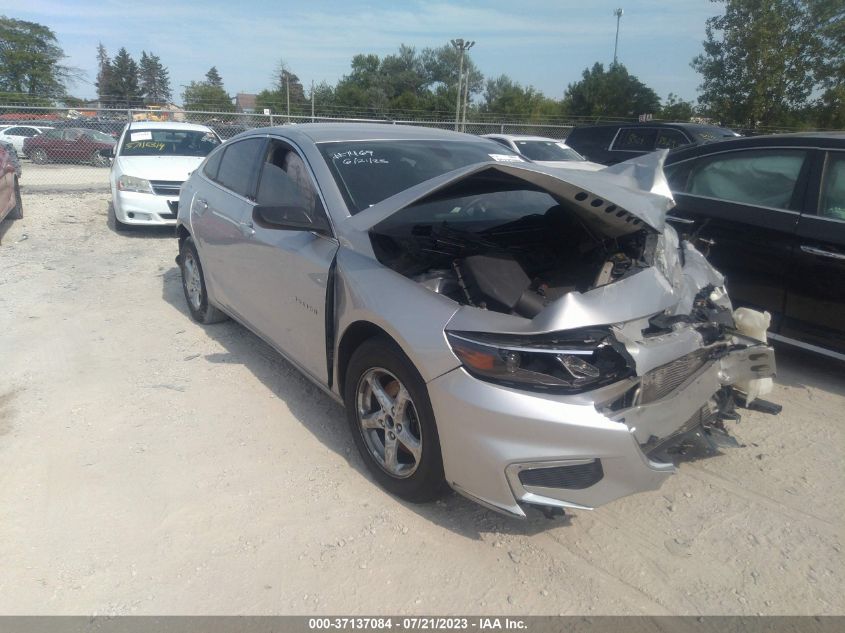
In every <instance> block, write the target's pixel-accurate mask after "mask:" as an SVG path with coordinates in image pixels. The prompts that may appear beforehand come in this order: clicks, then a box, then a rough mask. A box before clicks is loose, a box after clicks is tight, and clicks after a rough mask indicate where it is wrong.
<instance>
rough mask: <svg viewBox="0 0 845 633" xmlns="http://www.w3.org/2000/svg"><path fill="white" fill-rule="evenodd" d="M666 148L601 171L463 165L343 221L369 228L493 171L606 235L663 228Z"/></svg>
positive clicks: (669, 204) (667, 196)
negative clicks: (542, 193)
mask: <svg viewBox="0 0 845 633" xmlns="http://www.w3.org/2000/svg"><path fill="white" fill-rule="evenodd" d="M667 153H668V152H667V151H666V150H663V151H660V152H652V153H651V154H645V155H643V156H639V157H637V158H634V159H631V160H630V161H626V162H624V163H619V164H617V165H613V166H612V167H608V168H606V169H602V170H601V171H584V170H575V169H567V170H563V169H560V168H555V167H546V166H543V165H538V164H532V163H504V162H490V163H478V164H475V165H468V166H467V167H462V168H460V169H456V170H454V171H450V172H448V173H445V174H442V175H440V176H437V177H436V178H432V179H431V180H426V181H425V182H422V183H420V184H418V185H416V186H414V187H411V188H409V189H406V190H404V191H401V192H399V193H397V194H395V195H393V196H391V197H389V198H387V199H385V200H382V201H381V202H379V203H378V204H374V205H373V206H371V207H369V208H368V209H364V210H363V211H361V212H360V213H358V214H356V215H354V216H352V217H350V218H349V219H348V220H347V222H348V225H349V226H350V227H351V228H353V229H356V230H359V231H368V230H370V229H371V228H373V227H374V226H376V225H377V224H379V223H380V222H382V221H384V220H386V219H387V218H389V217H390V216H392V215H393V214H394V213H396V212H398V211H401V210H402V209H404V208H405V207H408V206H410V205H412V204H414V203H416V202H419V201H420V200H422V199H424V198H426V197H428V196H430V195H432V194H434V193H437V192H438V191H440V190H442V189H444V188H446V187H449V186H451V185H454V184H455V183H457V182H460V181H461V180H464V179H467V178H471V177H472V176H475V175H479V174H484V173H485V172H489V171H497V172H501V173H503V174H508V175H511V176H514V177H516V178H521V179H522V180H525V181H526V182H529V183H531V184H533V185H536V186H538V187H541V188H542V189H545V190H546V191H548V192H549V193H551V194H553V195H556V196H558V197H559V198H562V199H564V200H567V201H568V202H570V203H571V204H572V205H573V206H574V207H575V208H576V209H577V210H578V212H579V215H580V216H581V217H582V218H583V219H584V220H585V221H586V222H588V223H589V224H591V225H593V226H595V227H596V228H597V229H600V230H601V231H602V232H604V233H606V234H608V235H611V236H613V235H617V236H618V235H625V234H626V233H631V232H633V231H635V230H637V229H638V228H639V226H638V225H639V224H641V223H645V224H647V225H648V226H650V227H652V228H653V229H655V230H656V231H663V228H664V226H665V222H666V212H667V211H669V210H670V209H672V208H673V207H674V206H675V201H674V200H673V199H672V194H671V192H670V191H669V184H668V183H667V181H666V178H665V176H664V175H663V161H664V160H665V158H666V154H667Z"/></svg>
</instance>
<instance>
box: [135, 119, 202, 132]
mask: <svg viewBox="0 0 845 633" xmlns="http://www.w3.org/2000/svg"><path fill="white" fill-rule="evenodd" d="M129 129H130V130H139V129H143V130H193V131H195V132H211V131H212V130H211V128H210V127H208V126H207V125H199V124H198V123H181V122H179V121H132V123H130V124H129Z"/></svg>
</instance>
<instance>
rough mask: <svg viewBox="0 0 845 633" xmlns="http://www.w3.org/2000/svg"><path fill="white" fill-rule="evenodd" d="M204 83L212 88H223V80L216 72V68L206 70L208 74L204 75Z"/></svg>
mask: <svg viewBox="0 0 845 633" xmlns="http://www.w3.org/2000/svg"><path fill="white" fill-rule="evenodd" d="M205 83H206V84H207V85H209V86H214V87H215V88H221V89H222V88H223V78H222V77H221V76H220V73H219V72H217V66H212V67H211V68H209V69H208V72H207V73H205Z"/></svg>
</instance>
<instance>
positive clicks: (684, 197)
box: [666, 148, 810, 328]
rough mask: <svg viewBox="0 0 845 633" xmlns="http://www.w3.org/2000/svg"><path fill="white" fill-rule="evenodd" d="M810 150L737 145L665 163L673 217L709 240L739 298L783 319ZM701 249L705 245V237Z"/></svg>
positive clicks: (680, 228)
mask: <svg viewBox="0 0 845 633" xmlns="http://www.w3.org/2000/svg"><path fill="white" fill-rule="evenodd" d="M809 156H810V151H809V150H806V149H801V148H797V149H796V148H764V149H738V150H732V151H725V152H720V153H716V154H708V155H704V156H699V157H697V158H693V159H690V160H688V161H684V162H683V163H676V164H674V165H670V166H668V167H667V168H666V174H667V177H668V179H669V184H670V187H671V189H672V192H673V194H674V196H675V202H676V203H677V207H676V208H675V209H673V210H672V212H671V214H670V217H669V218H668V219H669V221H670V222H671V223H672V224H673V225H674V226H675V228H676V229H677V230H678V232H679V233H681V234H686V235H688V236H697V237H699V238H702V239H704V240H707V241H709V242H712V245H711V246H710V247H709V254H708V257H709V259H710V261H711V262H712V264H713V265H714V266H715V267H716V268H717V269H718V270H720V271H721V272H722V273H724V274H725V276H726V278H727V286H728V290H729V292H730V295H731V298H732V299H733V301H734V302H735V303H737V304H739V305H746V306H749V307H752V308H755V309H758V310H767V311H769V312H770V313H771V314H772V326H773V328H778V327H779V326H780V323H781V322H782V320H783V313H784V305H785V301H786V273H787V271H788V269H789V266H790V258H791V257H792V250H793V246H794V239H795V231H796V227H797V225H798V220H799V218H800V217H801V216H800V211H801V210H802V209H803V208H804V204H805V195H806V191H807V180H808V177H809V166H810V161H809ZM699 246H706V243H705V244H702V243H701V242H699Z"/></svg>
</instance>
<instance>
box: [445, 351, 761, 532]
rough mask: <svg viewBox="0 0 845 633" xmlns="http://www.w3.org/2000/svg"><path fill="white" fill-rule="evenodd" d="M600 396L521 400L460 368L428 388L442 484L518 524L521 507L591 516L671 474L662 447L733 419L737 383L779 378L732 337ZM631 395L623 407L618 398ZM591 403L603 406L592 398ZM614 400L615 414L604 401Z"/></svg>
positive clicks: (542, 396) (529, 396) (652, 487)
mask: <svg viewBox="0 0 845 633" xmlns="http://www.w3.org/2000/svg"><path fill="white" fill-rule="evenodd" d="M733 341H734V343H733V344H730V345H727V344H724V343H722V344H721V346H713V347H711V348H706V347H705V348H702V349H700V350H696V351H695V352H693V353H692V354H690V355H688V357H683V358H680V359H676V360H675V361H672V362H670V363H668V364H666V365H663V366H661V367H658V368H655V369H653V370H652V371H650V372H647V373H646V374H645V375H643V376H641V377H638V378H632V379H630V380H629V381H623V383H620V384H618V385H615V386H611V388H606V389H604V390H602V393H594V394H585V395H586V396H590V395H592V396H594V398H592V399H591V398H584V397H583V396H581V397H578V398H573V397H565V396H554V395H545V394H536V393H526V392H523V391H519V390H516V389H511V388H507V387H502V386H499V385H494V384H490V383H487V382H483V381H480V380H477V379H476V378H474V377H472V376H470V375H469V374H468V373H467V372H466V371H465V370H463V369H460V368H459V369H456V370H454V371H451V372H449V373H447V374H445V375H443V376H440V377H439V378H437V379H435V380H433V381H432V382H431V383H429V390H430V394H431V400H432V404H433V406H434V408H435V414H436V416H437V419H439V420H444V419H451V420H453V421H454V422H453V423H450V424H445V425H441V426H440V428H439V429H438V430H439V433H440V439H441V446H442V448H443V461H444V468H445V471H446V477H447V480H448V481H449V483H450V484H451V485H452V487H454V488H455V489H456V490H457V491H458V492H460V493H462V494H464V495H466V496H468V497H470V498H472V499H474V500H475V501H477V502H479V503H482V504H483V505H486V506H488V507H491V508H494V509H496V510H499V511H502V512H505V513H507V514H511V515H516V516H519V517H524V516H525V511H524V506H526V505H528V506H539V507H542V508H546V509H548V508H583V509H591V508H595V507H597V506H600V505H603V504H605V503H608V502H610V501H613V500H615V499H618V498H620V497H623V496H627V495H630V494H634V493H637V492H643V491H647V490H655V489H657V488H659V487H660V486H661V484H662V483H663V482H664V481H665V479H666V478H667V477H668V476H669V475H671V474H673V473H674V472H675V466H674V465H673V463H672V462H671V461H668V460H665V458H664V456H665V454H666V453H665V449H666V448H667V447H668V446H671V445H674V444H677V443H680V442H681V441H682V440H683V439H684V438H685V437H688V436H689V434H690V433H691V432H692V433H699V434H702V435H705V434H707V433H709V432H710V431H711V430H712V429H722V428H723V426H722V420H723V419H725V418H736V417H738V416H736V414H735V413H734V412H733V402H734V398H733V397H732V396H733V393H734V389H735V388H734V386H735V385H741V384H748V382H749V381H752V380H760V379H764V378H768V377H770V376H773V375H774V373H775V359H774V351H773V350H772V348H771V347H769V346H767V345H766V344H764V343H761V342H759V341H755V340H753V339H747V338H746V337H742V336H739V337H737V336H735V337H734V338H733ZM626 392H630V393H632V394H633V397H632V398H631V400H630V402H631V404H628V406H621V407H620V405H619V404H618V403H619V402H620V401H621V402H626V401H625V399H624V398H621V399H620V398H619V396H620V395H622V394H624V393H626ZM596 398H598V399H600V401H598V400H597V399H596ZM610 401H614V402H616V403H617V404H616V405H615V407H616V408H615V409H614V410H609V409H608V408H607V407H606V406H603V403H607V402H610Z"/></svg>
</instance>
